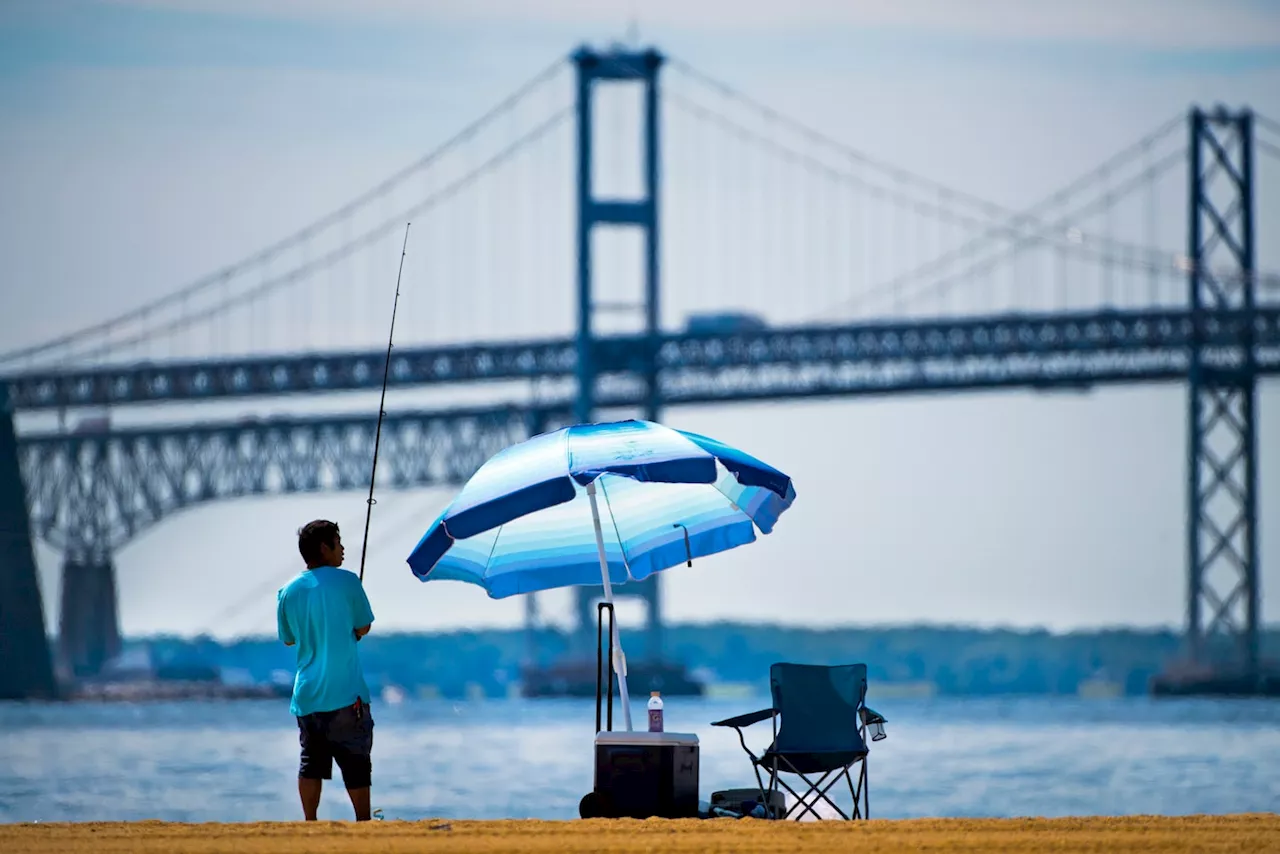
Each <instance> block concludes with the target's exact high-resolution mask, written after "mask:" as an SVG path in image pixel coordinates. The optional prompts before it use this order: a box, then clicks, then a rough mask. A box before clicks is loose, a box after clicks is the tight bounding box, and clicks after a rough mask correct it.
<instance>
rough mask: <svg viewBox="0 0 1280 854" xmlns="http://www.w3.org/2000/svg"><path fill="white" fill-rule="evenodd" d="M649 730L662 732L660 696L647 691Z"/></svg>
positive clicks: (655, 692)
mask: <svg viewBox="0 0 1280 854" xmlns="http://www.w3.org/2000/svg"><path fill="white" fill-rule="evenodd" d="M649 732H662V697H660V696H658V692H657V691H650V692H649Z"/></svg>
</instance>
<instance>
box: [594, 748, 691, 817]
mask: <svg viewBox="0 0 1280 854" xmlns="http://www.w3.org/2000/svg"><path fill="white" fill-rule="evenodd" d="M593 794H594V795H595V797H596V799H597V801H598V802H599V803H600V808H601V809H602V811H604V812H605V813H606V814H608V815H611V816H613V817H616V818H624V817H625V818H650V817H656V818H696V817H697V815H698V737H697V736H696V735H692V734H689V733H680V732H647V731H646V732H599V733H596V772H595V790H594V793H593Z"/></svg>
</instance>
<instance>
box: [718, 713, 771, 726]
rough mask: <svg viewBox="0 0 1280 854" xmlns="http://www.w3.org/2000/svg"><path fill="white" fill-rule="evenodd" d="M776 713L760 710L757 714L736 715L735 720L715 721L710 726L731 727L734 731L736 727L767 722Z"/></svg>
mask: <svg viewBox="0 0 1280 854" xmlns="http://www.w3.org/2000/svg"><path fill="white" fill-rule="evenodd" d="M777 713H778V712H777V710H775V709H761V710H760V711H758V712H748V713H747V714H745V715H738V716H737V717H735V718H725V719H724V720H722V721H715V722H713V723H712V724H711V725H712V726H730V727H733V728H734V729H737V728H738V727H744V726H751V725H752V724H758V723H760V721H767V720H769V718H771V717H773V716H774V715H776V714H777Z"/></svg>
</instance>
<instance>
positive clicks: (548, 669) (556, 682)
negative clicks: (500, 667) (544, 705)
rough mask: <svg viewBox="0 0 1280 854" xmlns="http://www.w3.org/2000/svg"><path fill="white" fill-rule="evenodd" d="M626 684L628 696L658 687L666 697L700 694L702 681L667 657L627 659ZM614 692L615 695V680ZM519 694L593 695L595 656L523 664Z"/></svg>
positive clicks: (702, 690) (641, 694)
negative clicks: (585, 658) (527, 665)
mask: <svg viewBox="0 0 1280 854" xmlns="http://www.w3.org/2000/svg"><path fill="white" fill-rule="evenodd" d="M627 687H628V688H629V689H630V690H631V694H632V696H633V697H634V696H645V695H647V694H648V693H649V692H650V691H660V692H662V694H663V695H664V696H668V697H701V696H703V695H704V694H705V693H706V683H705V681H703V680H702V679H700V678H699V677H698V676H696V675H694V674H693V673H691V672H690V671H689V669H688V668H687V667H685V666H684V665H683V664H680V663H677V662H671V661H628V662H627ZM613 693H614V696H617V695H618V688H617V680H615V681H614V689H613ZM520 694H521V696H523V697H595V695H596V663H595V660H594V659H592V660H577V661H565V662H558V663H556V664H552V665H547V666H541V665H539V666H531V667H525V668H523V669H522V670H521V671H520Z"/></svg>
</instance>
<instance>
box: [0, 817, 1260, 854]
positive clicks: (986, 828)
mask: <svg viewBox="0 0 1280 854" xmlns="http://www.w3.org/2000/svg"><path fill="white" fill-rule="evenodd" d="M0 851H3V852H4V853H5V854H20V852H27V851H40V852H53V851H66V852H76V854H82V852H93V854H107V852H115V851H136V852H157V854H159V852H165V854H168V852H175V854H178V852H214V851H227V852H235V854H256V852H264V854H266V852H269V854H289V852H299V854H303V853H304V852H305V854H324V852H336V851H353V852H361V854H376V852H402V851H404V852H410V851H431V852H455V851H456V852H465V853H466V854H487V852H497V851H545V852H552V851H567V852H579V851H605V852H609V854H622V852H645V853H646V854H657V852H661V854H667V852H728V851H751V852H775V851H776V852H781V851H788V852H790V851H797V852H815V854H816V852H823V854H826V852H838V851H851V852H858V854H873V852H905V851H1052V852H1059V853H1061V852H1076V851H1091V852H1120V851H1142V852H1163V851H1170V852H1175V851H1176V852H1188V854H1190V852H1196V854H1200V852H1215V851H1232V852H1243V851H1250V852H1252V851H1276V852H1280V814H1266V815H1236V816H1195V817H1188V818H1160V817H1145V816H1135V817H1126V818H1069V819H982V820H974V819H922V820H911V821H879V820H875V821H870V822H853V823H847V822H821V823H818V822H807V823H799V824H798V823H783V822H765V821H754V820H734V819H713V820H705V821H698V820H689V821H662V820H650V821H632V820H622V821H608V820H593V821H565V822H554V821H441V820H436V821H423V822H407V821H385V822H378V821H375V822H370V823H368V824H361V825H356V824H355V823H351V822H345V823H344V822H316V823H313V824H307V823H304V822H273V823H258V824H170V823H165V822H135V823H124V822H121V823H114V824H18V825H0Z"/></svg>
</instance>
